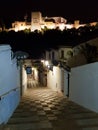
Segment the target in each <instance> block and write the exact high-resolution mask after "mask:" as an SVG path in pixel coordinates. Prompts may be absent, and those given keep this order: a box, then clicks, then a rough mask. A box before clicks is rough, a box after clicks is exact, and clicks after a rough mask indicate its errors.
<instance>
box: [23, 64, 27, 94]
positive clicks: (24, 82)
mask: <svg viewBox="0 0 98 130" xmlns="http://www.w3.org/2000/svg"><path fill="white" fill-rule="evenodd" d="M26 90H27V74H26V70H25V68H24V66H22V95H24V93H25V92H26Z"/></svg>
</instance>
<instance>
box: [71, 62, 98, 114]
mask: <svg viewBox="0 0 98 130" xmlns="http://www.w3.org/2000/svg"><path fill="white" fill-rule="evenodd" d="M69 90H70V93H69V99H70V100H72V101H74V102H76V103H78V104H79V105H82V106H84V107H85V108H88V109H90V110H93V111H95V112H98V62H96V63H92V64H88V65H84V66H80V67H76V68H72V70H71V77H70V89H69Z"/></svg>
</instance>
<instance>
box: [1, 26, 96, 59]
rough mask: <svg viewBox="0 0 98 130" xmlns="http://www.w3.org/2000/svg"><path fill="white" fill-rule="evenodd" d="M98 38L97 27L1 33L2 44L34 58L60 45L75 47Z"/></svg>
mask: <svg viewBox="0 0 98 130" xmlns="http://www.w3.org/2000/svg"><path fill="white" fill-rule="evenodd" d="M97 36H98V29H97V28H95V27H88V26H86V27H80V28H79V29H75V28H73V29H67V30H66V29H65V30H64V31H60V30H59V29H54V30H46V31H44V33H41V32H40V33H39V32H37V31H35V32H26V31H19V32H14V31H9V32H6V31H2V32H0V44H10V45H11V47H12V50H13V51H14V52H15V51H20V50H21V51H26V52H28V53H29V54H30V55H31V56H32V57H34V58H37V57H40V56H41V54H42V52H43V51H44V50H46V49H49V48H54V47H57V46H59V45H66V46H75V45H77V44H80V43H82V42H84V41H87V40H90V39H92V38H95V37H97Z"/></svg>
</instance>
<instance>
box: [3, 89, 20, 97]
mask: <svg viewBox="0 0 98 130" xmlns="http://www.w3.org/2000/svg"><path fill="white" fill-rule="evenodd" d="M17 89H19V87H17V88H14V89H11V90H10V91H8V92H6V93H4V94H2V95H1V96H0V100H1V99H2V98H4V97H5V96H6V95H7V94H9V93H10V92H12V91H16V90H17Z"/></svg>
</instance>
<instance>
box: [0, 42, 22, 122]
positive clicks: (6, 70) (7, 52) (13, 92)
mask: <svg viewBox="0 0 98 130" xmlns="http://www.w3.org/2000/svg"><path fill="white" fill-rule="evenodd" d="M19 81H20V78H19V69H18V68H17V62H16V59H11V47H10V46H9V45H0V124H2V123H6V122H7V121H8V119H9V118H10V116H11V115H12V113H13V111H14V110H15V108H16V107H17V105H18V103H19V101H20V84H19Z"/></svg>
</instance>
